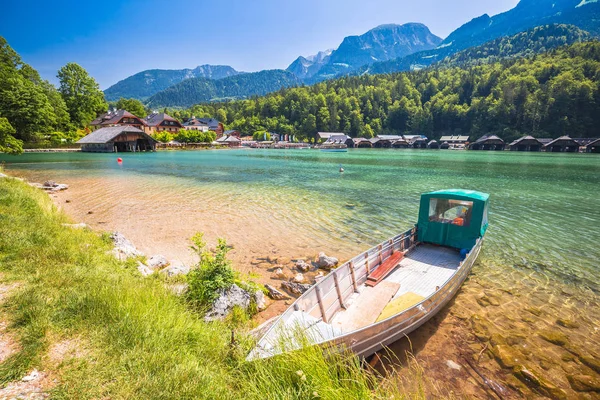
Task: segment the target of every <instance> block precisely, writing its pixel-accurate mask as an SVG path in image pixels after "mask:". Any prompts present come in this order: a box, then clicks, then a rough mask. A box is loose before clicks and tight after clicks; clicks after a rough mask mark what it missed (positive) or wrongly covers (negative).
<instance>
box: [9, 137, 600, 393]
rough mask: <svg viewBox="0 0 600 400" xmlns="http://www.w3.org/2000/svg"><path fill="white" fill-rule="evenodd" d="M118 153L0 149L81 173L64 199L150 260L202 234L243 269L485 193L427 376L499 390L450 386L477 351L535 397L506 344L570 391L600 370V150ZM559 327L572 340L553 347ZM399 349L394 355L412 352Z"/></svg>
mask: <svg viewBox="0 0 600 400" xmlns="http://www.w3.org/2000/svg"><path fill="white" fill-rule="evenodd" d="M119 156H120V157H122V158H123V159H124V162H123V164H122V165H118V164H117V162H116V158H117V156H116V155H114V154H85V153H56V154H26V155H23V156H20V157H7V156H2V155H0V162H2V161H5V162H6V165H5V168H6V170H7V172H9V173H11V174H15V175H20V176H24V177H26V178H28V179H30V180H34V181H39V182H42V181H44V180H47V179H53V180H56V181H59V182H61V183H62V182H64V183H69V184H70V185H71V188H70V189H69V190H68V191H67V192H66V194H65V195H64V196H70V197H65V198H71V199H72V202H70V203H69V204H64V206H65V208H67V211H69V212H70V213H71V214H72V215H73V217H74V219H75V220H76V221H84V222H88V223H91V224H92V225H93V226H94V227H96V228H99V229H103V230H108V229H119V230H122V231H123V232H125V234H126V236H127V237H129V238H130V239H132V240H133V242H134V243H135V244H136V245H138V244H142V245H144V244H146V248H143V249H142V250H144V251H146V253H148V254H150V253H149V251H154V250H156V249H158V250H159V251H158V250H157V252H160V253H162V254H166V255H167V257H170V254H169V251H170V250H172V249H174V251H175V252H179V253H181V252H182V251H186V250H187V244H186V243H185V239H187V238H189V237H191V235H192V234H193V233H194V232H196V231H203V232H205V233H207V236H209V237H212V238H214V237H217V236H222V237H226V238H227V239H228V241H229V242H230V243H233V244H234V245H235V248H236V250H235V251H234V256H235V258H236V265H238V266H240V265H241V266H243V265H255V264H254V263H252V260H256V259H257V258H260V257H263V256H273V255H274V254H275V255H283V256H285V257H294V256H310V255H314V254H316V253H317V252H318V251H326V252H327V253H328V254H333V255H336V256H339V258H341V259H345V258H349V257H351V256H353V255H355V254H356V253H358V252H360V251H363V250H365V249H366V248H368V247H370V246H372V245H374V244H376V243H379V242H381V241H382V240H384V239H387V238H388V237H390V236H392V235H394V234H396V233H398V232H400V231H402V230H405V229H407V228H409V227H410V226H412V224H414V222H415V221H416V218H417V212H418V206H419V196H420V194H421V193H423V192H427V191H432V190H439V189H447V188H464V189H474V190H480V191H484V192H488V193H490V195H491V210H490V215H489V217H490V227H489V229H488V233H487V235H486V243H485V244H484V247H483V251H482V253H481V256H480V258H479V261H478V263H477V265H476V266H475V268H474V269H473V273H472V274H471V276H470V278H469V280H468V281H467V282H466V283H465V285H464V286H463V288H462V290H461V292H460V293H459V294H458V296H457V297H456V299H455V301H454V303H453V304H452V305H451V306H450V307H448V308H447V309H446V311H444V312H441V313H440V315H439V316H436V318H434V319H433V320H432V322H431V323H428V324H426V325H425V326H423V327H422V328H420V329H419V330H417V331H416V332H415V334H411V348H412V349H413V350H416V352H417V353H418V354H419V360H420V362H421V364H422V365H423V366H425V367H426V368H425V370H426V374H427V376H428V377H430V378H432V379H433V380H436V381H439V382H445V383H448V384H449V385H454V389H453V390H455V391H457V392H458V393H464V394H465V395H467V397H481V398H487V397H486V396H487V395H486V394H485V391H482V389H481V387H480V386H478V385H476V384H474V383H473V382H472V378H470V377H469V375H467V373H466V372H465V371H464V370H463V371H462V372H460V374H462V375H458V376H457V378H458V379H453V380H450V381H449V380H448V373H449V372H448V371H449V370H448V369H447V367H445V363H446V360H457V361H460V357H461V355H464V354H465V352H466V353H467V354H468V353H473V354H474V355H475V356H476V357H475V356H474V358H475V359H476V360H477V363H478V366H479V367H481V368H483V371H484V372H485V374H486V375H487V376H493V377H494V379H496V380H497V381H499V382H502V383H503V384H504V385H505V386H507V387H510V388H512V389H513V390H516V391H518V392H520V396H531V395H532V392H531V390H530V389H528V388H527V387H526V386H524V385H523V383H522V382H521V381H519V380H518V379H517V378H516V377H515V376H514V375H512V372H511V370H510V369H509V368H501V365H502V362H501V361H500V359H502V357H501V356H499V355H498V351H497V350H498V349H499V348H503V349H504V354H505V355H506V353H507V350H506V349H510V355H511V359H518V360H519V364H523V365H524V366H526V368H527V369H528V370H530V371H533V373H535V374H536V375H537V376H539V377H543V379H545V380H547V381H549V382H551V383H552V384H553V385H555V386H557V387H558V388H559V389H560V390H564V391H565V393H566V394H567V395H568V396H569V397H575V396H577V395H578V392H576V391H574V389H573V388H572V387H571V385H570V383H569V381H568V378H567V377H568V376H569V375H574V374H575V375H578V374H579V375H588V376H595V377H596V378H598V374H597V373H596V372H595V371H593V370H592V369H590V368H589V367H588V366H586V365H585V364H584V363H582V361H581V359H580V358H579V357H578V356H577V355H576V356H574V353H573V352H575V354H584V355H591V356H594V355H595V357H598V358H599V359H600V356H598V353H600V340H599V334H600V332H599V329H600V322H599V321H600V283H599V277H600V247H599V246H598V241H599V239H600V185H599V178H600V156H598V155H593V154H545V153H512V152H468V151H429V150H353V151H349V152H348V153H323V152H319V151H314V150H245V149H244V150H221V151H189V152H157V153H152V154H120V155H119ZM340 166H343V167H344V169H345V172H344V173H343V174H341V173H340V172H339V168H340ZM69 207H70V208H69ZM88 210H93V214H91V215H90V214H89V213H88ZM176 244H180V246H179V247H178V246H177V245H176ZM161 246H162V247H161ZM142 247H143V246H142ZM148 249H150V250H148ZM236 253H237V254H236ZM261 265H262V264H261ZM261 265H258V267H256V268H255V267H252V268H255V269H256V270H260V267H261ZM268 266H271V265H268ZM263 277H264V275H263ZM266 279H268V278H266ZM564 321H567V322H566V323H565V322H564ZM565 325H568V326H565ZM549 331H550V332H553V333H561V334H563V335H566V337H567V344H566V345H556V344H553V343H549V342H548V340H547V339H544V336H546V337H547V334H546V333H547V332H549ZM457 338H458V339H457ZM482 338H487V339H482ZM488 340H489V342H488ZM405 344H406V343H404V345H405ZM449 344H450V345H449ZM402 346H403V344H402V343H399V348H397V349H394V346H392V349H393V350H395V351H396V354H403V351H404V350H406V348H405V347H402ZM413 346H414V347H413ZM504 362H506V360H504ZM452 373H456V374H459V373H457V372H454V371H453V372H452ZM520 396H518V397H520ZM534 397H535V396H534ZM586 398H587V397H586Z"/></svg>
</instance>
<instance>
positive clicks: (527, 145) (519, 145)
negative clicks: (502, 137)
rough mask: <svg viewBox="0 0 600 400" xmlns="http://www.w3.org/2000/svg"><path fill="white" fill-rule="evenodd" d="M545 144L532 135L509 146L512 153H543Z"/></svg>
mask: <svg viewBox="0 0 600 400" xmlns="http://www.w3.org/2000/svg"><path fill="white" fill-rule="evenodd" d="M543 146H544V144H543V143H542V142H540V141H539V140H537V139H536V138H534V137H533V136H531V135H527V136H523V137H521V138H519V139H517V140H515V141H514V142H512V143H510V144H509V145H508V148H509V150H510V151H541V150H542V147H543Z"/></svg>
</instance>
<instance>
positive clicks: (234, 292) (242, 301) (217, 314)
mask: <svg viewBox="0 0 600 400" xmlns="http://www.w3.org/2000/svg"><path fill="white" fill-rule="evenodd" d="M250 299H251V295H250V293H248V292H247V291H245V290H244V289H242V288H240V287H239V286H238V285H236V284H233V285H231V287H230V288H229V289H227V290H221V291H220V292H219V297H218V298H217V300H215V302H214V303H213V305H212V308H211V309H210V311H209V312H207V313H206V315H205V316H204V320H205V321H214V320H218V319H223V318H225V317H226V316H227V315H229V313H230V312H231V310H232V309H233V307H235V306H239V307H242V308H243V309H247V308H248V306H249V305H250Z"/></svg>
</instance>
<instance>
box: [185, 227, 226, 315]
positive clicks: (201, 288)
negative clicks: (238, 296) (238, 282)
mask: <svg viewBox="0 0 600 400" xmlns="http://www.w3.org/2000/svg"><path fill="white" fill-rule="evenodd" d="M192 243H193V245H192V250H194V251H195V252H196V253H197V254H198V255H199V256H200V262H199V263H198V265H197V267H196V268H194V269H193V270H192V271H191V272H190V273H189V274H188V284H189V288H188V291H187V299H188V301H189V302H190V303H191V304H192V305H193V306H194V307H195V308H198V309H206V308H207V307H209V306H210V305H211V304H212V303H213V301H215V300H216V299H217V297H218V292H219V290H221V289H227V288H229V287H231V285H233V283H234V282H235V272H234V271H233V268H232V267H231V263H230V262H229V260H228V259H227V253H228V252H229V248H228V247H227V243H226V242H225V240H223V239H219V241H218V244H217V247H216V249H215V250H214V251H209V250H207V249H206V242H205V241H204V235H203V234H201V233H198V234H196V235H195V236H194V237H192Z"/></svg>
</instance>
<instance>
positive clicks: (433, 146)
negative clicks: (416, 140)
mask: <svg viewBox="0 0 600 400" xmlns="http://www.w3.org/2000/svg"><path fill="white" fill-rule="evenodd" d="M427 148H428V149H439V148H440V144H439V143H438V141H437V140H431V141H430V142H429V143H427Z"/></svg>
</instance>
